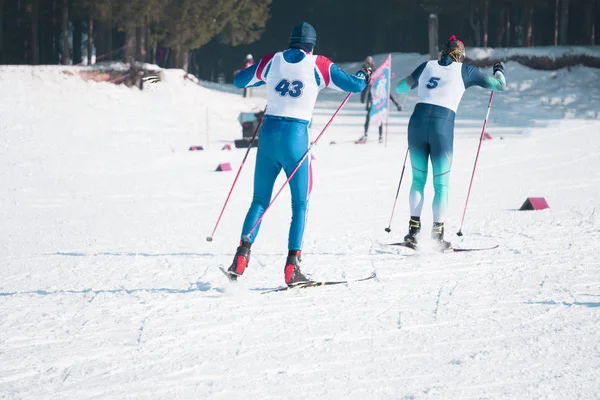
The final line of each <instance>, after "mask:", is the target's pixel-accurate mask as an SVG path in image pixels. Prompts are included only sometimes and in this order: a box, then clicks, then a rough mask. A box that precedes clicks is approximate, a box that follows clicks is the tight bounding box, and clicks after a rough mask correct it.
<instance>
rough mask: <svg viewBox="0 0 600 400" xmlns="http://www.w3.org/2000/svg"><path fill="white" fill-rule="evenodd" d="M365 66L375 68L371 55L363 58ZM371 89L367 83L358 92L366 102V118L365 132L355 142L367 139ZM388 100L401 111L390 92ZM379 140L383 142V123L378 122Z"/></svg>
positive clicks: (371, 101)
mask: <svg viewBox="0 0 600 400" xmlns="http://www.w3.org/2000/svg"><path fill="white" fill-rule="evenodd" d="M366 67H368V68H371V69H375V61H373V57H371V56H369V57H367V58H366V59H365V61H364V63H363V68H366ZM371 89H372V87H371V86H370V85H367V87H365V89H364V90H363V91H362V93H361V94H360V102H361V103H363V104H364V103H365V102H366V103H367V106H366V110H367V118H366V120H365V133H364V134H363V135H362V136H361V137H360V139H358V140H357V141H356V143H366V142H367V139H368V134H369V125H370V123H371V108H372V107H373V92H372V90H371ZM390 100H392V102H393V103H394V105H395V106H396V109H397V110H398V111H402V106H401V105H400V104H399V103H398V100H396V98H394V96H392V94H391V93H390ZM381 142H383V123H381V124H379V143H381Z"/></svg>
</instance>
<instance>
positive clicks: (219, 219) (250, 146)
mask: <svg viewBox="0 0 600 400" xmlns="http://www.w3.org/2000/svg"><path fill="white" fill-rule="evenodd" d="M266 111H267V109H266V107H265V109H264V110H263V113H262V116H261V117H260V121H259V122H258V125H257V126H256V129H255V130H254V134H253V135H252V139H250V145H249V146H248V150H246V154H245V155H244V158H243V159H242V163H241V164H240V168H239V169H238V172H237V174H236V175H235V179H234V180H233V184H232V185H231V189H229V194H228V195H227V198H226V199H225V204H223V208H222V209H221V213H220V214H219V218H218V219H217V223H216V224H215V227H214V229H213V231H212V233H211V235H210V236H207V237H206V241H207V242H212V240H213V236H214V235H215V232H216V230H217V227H218V226H219V222H221V217H222V216H223V212H225V207H227V203H228V202H229V198H230V197H231V193H232V192H233V188H234V187H235V184H236V183H237V181H238V178H239V177H240V173H241V172H242V168H244V164H245V163H246V158H248V153H250V149H251V148H252V145H254V141H255V140H256V135H257V134H258V131H259V129H260V127H261V125H262V122H263V119H264V117H265V112H266Z"/></svg>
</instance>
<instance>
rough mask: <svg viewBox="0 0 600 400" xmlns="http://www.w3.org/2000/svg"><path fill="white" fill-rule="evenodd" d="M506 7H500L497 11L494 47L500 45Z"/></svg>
mask: <svg viewBox="0 0 600 400" xmlns="http://www.w3.org/2000/svg"><path fill="white" fill-rule="evenodd" d="M505 12H506V9H504V8H502V9H501V10H500V13H499V17H500V18H499V21H500V23H499V24H498V36H496V47H502V38H503V37H504V27H505V25H504V18H505V16H504V14H505Z"/></svg>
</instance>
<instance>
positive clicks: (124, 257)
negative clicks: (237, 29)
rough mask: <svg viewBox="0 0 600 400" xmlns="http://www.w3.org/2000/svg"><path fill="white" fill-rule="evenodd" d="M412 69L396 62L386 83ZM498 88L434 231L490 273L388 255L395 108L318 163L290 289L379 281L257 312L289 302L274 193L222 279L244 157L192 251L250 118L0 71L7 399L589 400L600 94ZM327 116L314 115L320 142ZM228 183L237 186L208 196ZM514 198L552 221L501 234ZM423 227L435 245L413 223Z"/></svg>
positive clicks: (259, 101) (550, 81)
mask: <svg viewBox="0 0 600 400" xmlns="http://www.w3.org/2000/svg"><path fill="white" fill-rule="evenodd" d="M422 58H423V56H419V55H395V56H394V70H395V73H396V78H395V79H400V78H401V77H402V76H403V75H406V74H408V73H409V72H410V71H411V70H412V69H413V68H414V67H415V66H416V65H418V62H420V60H421V59H422ZM346 67H348V68H354V67H355V66H352V65H348V66H346ZM507 70H508V72H507V79H508V81H509V88H510V91H509V92H506V93H499V94H497V96H496V98H495V100H494V104H493V106H492V112H491V116H490V122H489V128H488V132H489V133H490V134H491V135H492V136H493V139H492V140H490V141H485V142H484V143H483V146H482V150H481V155H480V158H479V164H478V167H477V173H476V176H475V182H474V186H473V191H472V194H471V200H470V204H469V208H468V212H467V217H466V221H465V225H464V228H463V232H464V233H465V236H463V237H462V238H458V237H457V236H455V235H454V233H455V232H456V231H457V230H458V227H459V225H460V218H461V215H462V210H463V205H464V201H465V196H466V191H467V188H468V184H469V179H470V176H471V171H472V167H473V162H474V158H475V153H476V150H477V146H478V138H479V134H480V131H481V124H482V119H483V118H484V116H485V112H486V105H487V99H488V98H489V92H486V91H483V90H479V89H472V90H470V91H469V92H468V93H467V94H466V96H465V98H464V100H463V103H462V105H461V107H460V109H459V114H458V115H459V119H458V121H457V128H456V140H455V159H454V168H453V172H452V176H451V186H450V189H451V191H450V219H449V220H448V221H447V237H448V238H449V239H450V240H452V242H453V243H454V245H455V246H456V247H472V246H476V247H479V246H488V245H494V244H500V247H499V248H498V249H497V250H492V251H488V252H481V253H455V254H435V253H430V252H424V253H422V254H415V253H412V252H410V250H407V249H397V248H390V247H386V246H383V245H382V244H381V243H386V242H390V241H398V240H400V239H401V237H402V236H403V235H404V234H405V229H406V222H407V219H408V204H407V199H408V187H409V184H408V182H409V181H410V168H409V169H407V171H408V172H407V175H406V176H405V182H403V184H402V187H401V190H400V198H399V201H398V207H397V210H396V217H395V219H394V223H393V226H392V229H393V231H392V233H391V234H386V233H385V232H384V230H383V228H384V227H386V226H387V224H388V221H389V216H390V211H391V206H392V203H393V199H394V195H395V192H396V187H397V182H398V177H399V174H400V171H401V168H402V161H403V158H404V154H405V152H406V126H407V122H408V117H409V115H410V111H411V110H412V107H413V106H414V99H415V94H414V93H411V94H410V95H409V96H408V97H407V98H404V97H401V98H400V99H401V102H404V104H405V111H404V112H401V113H398V112H394V113H393V114H392V116H391V119H390V126H389V129H390V132H389V143H388V146H387V148H386V147H384V146H383V145H378V144H376V143H375V142H374V140H373V139H374V132H375V129H374V128H371V132H372V133H371V136H373V138H372V139H371V142H369V143H367V144H365V145H354V144H353V143H352V141H353V140H354V139H356V138H358V137H359V136H360V135H361V134H362V124H363V121H364V105H361V104H360V103H358V102H357V97H358V96H353V97H352V101H351V102H350V103H349V104H348V105H347V106H346V107H345V108H344V109H343V110H342V112H341V113H340V115H339V117H338V118H337V119H336V120H335V122H334V123H333V124H332V125H331V127H330V129H329V130H328V131H327V132H326V133H325V135H324V136H323V138H322V140H321V142H320V143H319V144H318V145H317V146H316V148H315V151H314V154H315V156H316V159H315V160H314V164H313V168H314V172H315V188H314V191H313V196H312V199H311V210H310V216H309V225H308V231H307V234H306V238H305V248H304V260H303V263H302V268H303V270H304V271H305V272H307V273H309V274H311V275H312V276H313V277H314V278H318V279H342V278H349V279H354V278H360V277H363V276H366V275H369V274H370V273H371V272H373V271H375V272H376V273H377V280H375V281H368V282H361V283H353V284H349V285H341V286H334V287H322V288H316V289H307V290H305V291H290V292H282V293H275V294H266V295H263V294H260V292H261V291H263V290H265V289H268V288H275V287H278V286H280V285H282V284H283V263H284V261H285V255H286V253H287V249H286V244H287V238H286V237H287V229H288V226H289V218H290V206H289V194H288V192H287V190H286V191H284V192H283V194H282V196H281V197H280V198H279V199H278V201H277V202H276V203H275V205H274V206H273V208H272V209H271V211H269V214H268V215H267V217H266V218H265V220H264V223H263V226H262V230H261V232H260V236H259V239H258V241H257V243H256V244H255V246H254V248H253V254H252V259H251V264H250V268H249V269H248V270H247V272H246V274H244V276H243V278H242V279H241V280H240V282H239V284H238V285H231V284H229V283H228V282H227V281H226V279H225V277H224V276H223V275H222V273H221V272H220V271H219V270H218V268H217V267H219V266H224V267H226V266H228V265H229V263H230V262H231V259H232V255H233V252H234V251H235V247H236V246H237V242H238V240H239V234H240V229H241V223H242V219H243V217H244V215H245V212H246V210H247V208H248V206H249V202H250V200H251V196H252V193H251V192H252V174H253V164H254V159H255V151H254V150H253V151H251V152H250V156H249V157H248V160H247V163H246V166H245V168H244V170H243V172H242V174H241V178H240V180H239V183H238V187H237V188H236V190H235V192H234V194H233V196H232V199H231V201H230V204H229V207H228V209H227V211H226V213H225V216H224V217H223V220H222V223H221V226H220V227H219V229H218V231H217V233H216V235H215V240H214V241H213V242H212V243H208V242H206V241H205V237H206V236H207V235H209V234H210V232H211V230H212V228H213V226H214V223H215V221H216V218H217V216H218V213H219V211H220V209H221V206H222V204H223V201H224V199H225V196H226V194H227V192H228V190H229V187H230V185H231V183H232V181H233V177H234V174H235V171H236V170H237V168H238V167H239V165H240V162H241V160H242V158H243V156H244V150H233V151H221V150H220V149H221V147H222V146H223V145H224V144H225V143H227V142H230V141H231V140H232V139H234V138H239V137H241V131H240V127H239V124H238V123H237V120H236V118H237V114H238V113H239V112H240V111H250V110H252V109H253V108H256V107H261V106H263V105H264V99H263V98H261V97H258V98H255V99H251V100H244V99H241V98H240V97H239V96H236V95H233V94H229V93H222V92H217V91H213V90H209V89H206V88H202V87H200V86H198V85H196V84H194V83H192V82H190V81H186V80H184V79H183V73H182V72H181V71H165V74H166V77H167V79H166V80H165V81H164V82H163V83H161V84H158V85H156V86H155V87H153V90H148V91H143V92H140V91H138V90H137V89H133V88H132V89H129V88H126V87H123V86H115V85H111V84H108V83H96V82H84V81H81V80H80V79H79V78H77V77H76V76H68V75H65V74H63V73H62V72H60V70H59V69H52V68H44V67H18V68H17V67H12V68H8V67H1V68H0V93H2V96H0V182H1V184H0V219H1V220H2V221H3V223H2V224H1V225H0V274H1V275H0V276H1V278H2V279H1V280H0V360H1V362H0V398H7V399H48V398H52V399H81V398H111V399H114V398H135V399H174V398H175V399H190V398H197V399H204V398H210V399H237V398H239V399H242V398H244V399H247V398H250V399H256V398H261V399H271V398H273V399H274V398H278V399H280V398H290V399H296V398H297V399H305V398H311V399H312V398H327V399H340V398H344V399H346V398H347V399H404V400H408V399H598V398H599V397H598V393H600V332H599V329H598V326H599V323H600V315H599V312H600V262H598V242H599V240H600V218H599V216H598V212H597V210H596V209H597V208H598V205H599V201H600V200H598V199H599V198H600V174H599V173H598V171H597V170H598V168H599V167H600V141H599V140H598V130H599V128H600V120H599V108H600V107H599V105H600V102H599V100H600V88H599V87H598V85H595V84H590V82H597V81H598V71H597V70H593V69H588V68H583V67H581V68H572V69H571V71H570V72H567V71H566V70H565V71H562V70H561V71H555V72H541V71H533V70H530V69H528V68H525V67H522V66H519V65H518V64H513V63H509V65H508V66H507ZM256 94H257V95H260V90H257V91H256ZM341 98H343V95H340V94H333V93H331V92H328V93H324V94H323V96H322V101H320V102H319V104H318V107H317V109H316V111H315V118H314V121H313V129H312V131H313V132H312V133H313V137H315V136H316V134H318V132H319V131H320V129H321V128H322V127H323V126H324V125H325V123H326V122H327V120H328V119H329V117H330V116H331V114H332V113H333V111H334V109H335V108H336V107H337V105H338V104H339V101H340V100H341ZM332 141H334V142H335V143H336V144H335V145H331V144H330V143H331V142H332ZM190 145H203V146H205V147H208V149H207V150H205V151H202V152H190V151H188V147H189V146H190ZM221 162H230V163H232V166H233V169H234V171H233V172H229V173H219V172H214V169H215V168H216V166H217V164H218V163H221ZM281 183H283V177H280V179H279V181H278V183H277V188H278V187H279V185H280V184H281ZM427 189H428V192H426V196H427V198H426V201H427V204H430V201H431V196H432V190H431V188H430V186H428V188H427ZM528 196H543V197H545V198H546V199H547V201H548V203H549V204H550V207H551V208H550V209H549V210H544V211H535V212H519V211H516V209H517V208H519V206H520V205H521V204H522V203H523V201H524V200H525V198H527V197H528ZM423 219H424V226H425V228H424V229H425V231H427V229H428V227H429V226H430V224H431V211H430V209H429V207H428V206H427V207H426V208H425V211H424V215H423Z"/></svg>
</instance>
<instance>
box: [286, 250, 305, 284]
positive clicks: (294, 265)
mask: <svg viewBox="0 0 600 400" xmlns="http://www.w3.org/2000/svg"><path fill="white" fill-rule="evenodd" d="M300 261H301V259H300V250H290V251H289V253H288V256H287V260H286V261H285V268H284V269H283V273H284V275H285V283H286V285H288V286H294V285H297V284H299V283H303V282H304V283H305V282H310V279H308V278H307V277H306V276H304V274H303V273H302V272H301V271H300Z"/></svg>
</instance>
